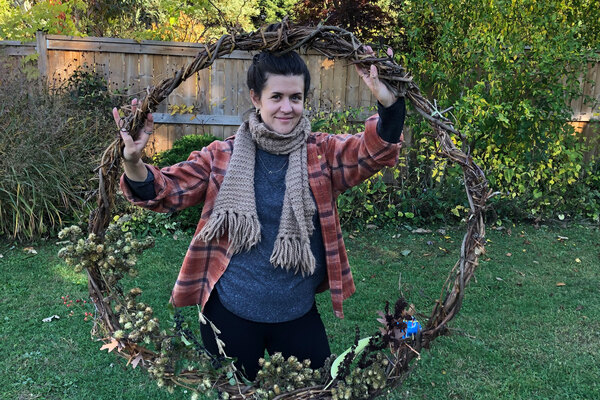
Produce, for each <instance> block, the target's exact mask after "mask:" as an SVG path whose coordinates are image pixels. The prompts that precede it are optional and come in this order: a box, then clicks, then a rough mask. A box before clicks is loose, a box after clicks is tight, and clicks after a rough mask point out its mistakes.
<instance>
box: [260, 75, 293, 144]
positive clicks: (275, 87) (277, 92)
mask: <svg viewBox="0 0 600 400" xmlns="http://www.w3.org/2000/svg"><path fill="white" fill-rule="evenodd" d="M250 97H251V98H252V104H254V107H256V108H257V109H258V110H260V116H261V118H262V120H263V122H264V123H265V125H267V127H268V128H270V129H271V130H273V131H275V132H277V133H280V134H282V135H285V134H287V133H290V132H291V131H292V130H293V129H294V128H295V127H296V125H297V124H298V121H300V117H302V112H303V111H304V77H303V76H302V75H274V74H267V82H266V83H265V87H264V88H263V90H262V93H261V95H260V96H259V95H258V94H257V93H255V92H254V90H250Z"/></svg>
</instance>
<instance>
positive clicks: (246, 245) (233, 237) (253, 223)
mask: <svg viewBox="0 0 600 400" xmlns="http://www.w3.org/2000/svg"><path fill="white" fill-rule="evenodd" d="M225 232H228V234H229V248H228V249H227V251H229V252H231V253H232V254H236V253H240V252H242V251H246V250H249V249H250V248H251V247H252V246H254V245H256V244H257V243H258V242H260V222H259V221H258V218H257V217H256V216H255V215H251V214H239V213H236V212H231V211H224V212H219V213H217V214H213V215H211V217H210V218H209V219H208V221H207V222H206V224H205V225H204V227H202V230H201V231H200V232H199V233H198V234H197V235H196V237H195V238H194V239H195V240H198V239H200V240H202V241H203V242H206V243H208V242H209V241H211V240H213V239H214V238H220V237H221V236H223V235H224V234H225Z"/></svg>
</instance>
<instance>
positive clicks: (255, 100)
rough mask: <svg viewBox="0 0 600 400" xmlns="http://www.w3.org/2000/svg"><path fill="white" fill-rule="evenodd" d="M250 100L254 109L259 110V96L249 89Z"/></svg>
mask: <svg viewBox="0 0 600 400" xmlns="http://www.w3.org/2000/svg"><path fill="white" fill-rule="evenodd" d="M250 100H252V105H254V108H260V96H258V95H257V94H256V92H255V91H254V89H250Z"/></svg>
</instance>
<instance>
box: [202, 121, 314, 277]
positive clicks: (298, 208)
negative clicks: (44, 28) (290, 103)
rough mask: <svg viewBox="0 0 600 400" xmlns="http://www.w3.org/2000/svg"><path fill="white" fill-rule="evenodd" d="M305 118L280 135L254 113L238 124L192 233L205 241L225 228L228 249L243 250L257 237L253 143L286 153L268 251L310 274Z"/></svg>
mask: <svg viewBox="0 0 600 400" xmlns="http://www.w3.org/2000/svg"><path fill="white" fill-rule="evenodd" d="M309 134H310V122H309V121H308V119H307V118H306V117H302V118H300V121H299V122H298V125H297V126H296V127H295V128H294V130H293V131H292V132H291V133H289V134H286V135H282V134H279V133H277V132H274V131H272V130H270V129H269V128H267V127H266V126H265V124H264V123H263V122H262V121H261V120H260V118H259V117H258V116H257V115H256V114H254V113H253V114H252V115H251V116H250V118H249V120H248V121H247V122H244V123H243V124H242V125H241V126H240V127H239V129H238V131H237V133H236V135H235V140H234V142H233V154H232V155H231V160H230V161H229V166H228V167H227V172H226V173H225V178H224V179H223V183H222V184H221V188H220V190H219V193H218V195H217V199H216V201H215V206H214V208H213V212H212V214H211V215H210V217H209V220H208V221H207V223H206V225H204V227H203V228H202V230H201V231H200V232H199V233H198V235H197V236H196V239H201V240H203V241H204V242H208V241H210V240H212V239H214V238H220V237H221V236H223V235H224V234H225V232H227V234H228V236H229V249H228V251H229V252H230V253H232V254H236V253H240V252H242V251H247V250H249V249H250V248H251V247H252V246H254V245H256V244H257V243H258V242H259V241H260V222H259V221H258V215H257V212H256V196H255V193H254V160H255V155H256V146H258V147H259V148H260V149H262V150H264V151H267V152H269V153H273V154H289V159H288V163H289V164H288V169H287V172H286V175H285V195H284V197H283V210H282V213H281V220H280V221H279V231H278V233H277V238H276V239H275V246H274V248H273V253H272V254H271V258H270V261H271V264H273V265H274V266H275V267H281V268H284V269H286V270H293V271H294V273H298V271H301V272H302V275H303V276H304V275H312V274H313V273H314V271H315V257H314V256H313V254H312V251H311V249H310V236H311V235H312V232H313V229H314V226H313V222H312V218H313V215H314V213H315V211H316V207H315V203H314V201H313V199H312V197H311V195H310V187H309V185H308V168H307V153H306V139H307V137H308V135H309Z"/></svg>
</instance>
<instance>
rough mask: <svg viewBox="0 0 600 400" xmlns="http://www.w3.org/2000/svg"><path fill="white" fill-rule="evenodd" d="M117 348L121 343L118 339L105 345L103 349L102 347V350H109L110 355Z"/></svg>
mask: <svg viewBox="0 0 600 400" xmlns="http://www.w3.org/2000/svg"><path fill="white" fill-rule="evenodd" d="M117 347H119V341H118V340H117V339H112V340H111V341H110V343H105V344H104V345H103V346H102V347H100V350H104V349H108V352H109V353H110V352H111V351H113V350H114V349H115V348H117Z"/></svg>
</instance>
